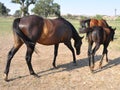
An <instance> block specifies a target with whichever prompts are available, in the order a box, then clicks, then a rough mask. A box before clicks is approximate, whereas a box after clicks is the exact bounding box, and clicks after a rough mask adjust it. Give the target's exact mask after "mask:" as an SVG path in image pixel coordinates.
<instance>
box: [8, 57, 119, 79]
mask: <svg viewBox="0 0 120 90" xmlns="http://www.w3.org/2000/svg"><path fill="white" fill-rule="evenodd" d="M100 58H101V55H96V56H95V62H97V61H99V60H100ZM88 63H89V62H88V58H83V59H78V60H77V65H74V64H73V62H70V63H65V64H61V65H58V66H57V68H50V69H47V70H44V71H40V72H37V75H38V76H37V78H39V77H42V76H47V75H50V74H54V73H59V72H63V71H72V70H74V69H78V68H82V67H86V66H88V68H89V64H88ZM119 64H120V57H118V58H115V59H113V60H109V62H108V64H106V65H105V66H103V67H102V69H98V70H95V71H94V74H95V73H99V72H101V71H104V70H107V69H108V68H112V67H114V66H117V65H119ZM28 76H29V75H24V76H18V77H15V78H12V79H9V81H13V80H16V79H20V78H25V77H28Z"/></svg>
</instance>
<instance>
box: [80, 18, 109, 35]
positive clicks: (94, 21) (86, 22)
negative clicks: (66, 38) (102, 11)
mask: <svg viewBox="0 0 120 90" xmlns="http://www.w3.org/2000/svg"><path fill="white" fill-rule="evenodd" d="M80 25H81V27H82V28H87V27H94V26H101V27H103V28H111V26H109V25H108V23H107V22H106V20H104V19H100V20H97V19H86V20H81V21H80ZM104 30H106V29H104ZM86 37H88V36H87V34H86Z"/></svg>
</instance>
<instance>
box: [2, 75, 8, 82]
mask: <svg viewBox="0 0 120 90" xmlns="http://www.w3.org/2000/svg"><path fill="white" fill-rule="evenodd" d="M3 78H4V80H5V81H7V82H8V76H7V75H6V74H4V76H3Z"/></svg>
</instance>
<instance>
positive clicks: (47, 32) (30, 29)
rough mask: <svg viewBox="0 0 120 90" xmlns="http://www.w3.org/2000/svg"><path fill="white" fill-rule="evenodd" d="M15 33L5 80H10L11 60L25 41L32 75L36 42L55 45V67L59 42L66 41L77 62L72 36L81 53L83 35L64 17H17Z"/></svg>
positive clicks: (14, 27)
mask: <svg viewBox="0 0 120 90" xmlns="http://www.w3.org/2000/svg"><path fill="white" fill-rule="evenodd" d="M13 33H14V45H13V47H12V49H11V50H10V51H9V53H8V58H7V64H6V68H5V71H4V73H5V80H8V73H9V68H10V63H11V60H12V58H13V56H14V55H15V53H16V52H17V51H18V49H19V48H20V47H21V46H22V45H23V43H25V44H26V47H27V52H26V62H27V65H28V69H29V71H30V74H31V75H36V74H35V72H34V70H33V68H32V64H31V57H32V54H33V52H34V48H35V45H36V43H39V44H43V45H54V59H53V66H54V67H56V65H55V62H56V57H57V53H58V46H59V43H64V44H65V45H66V46H67V47H68V48H69V49H70V50H71V52H72V55H73V63H76V57H75V52H74V49H73V47H72V44H71V38H73V40H74V47H75V49H76V53H77V55H79V54H80V47H81V45H82V38H83V37H80V36H79V35H78V33H77V31H76V29H75V28H74V27H73V25H72V24H71V23H70V22H68V21H67V20H65V19H63V18H62V17H61V18H57V19H53V20H50V19H43V18H42V17H39V16H36V15H31V16H27V17H23V18H17V19H15V20H14V22H13Z"/></svg>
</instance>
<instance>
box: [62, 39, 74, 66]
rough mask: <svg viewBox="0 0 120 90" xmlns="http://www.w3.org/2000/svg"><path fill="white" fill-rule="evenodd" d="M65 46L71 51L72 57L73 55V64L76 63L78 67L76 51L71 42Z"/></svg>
mask: <svg viewBox="0 0 120 90" xmlns="http://www.w3.org/2000/svg"><path fill="white" fill-rule="evenodd" d="M64 44H65V45H66V46H67V47H68V48H69V49H70V50H71V52H72V55H73V63H74V65H76V57H75V51H74V49H73V47H72V44H71V42H70V41H69V42H65V43H64Z"/></svg>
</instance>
